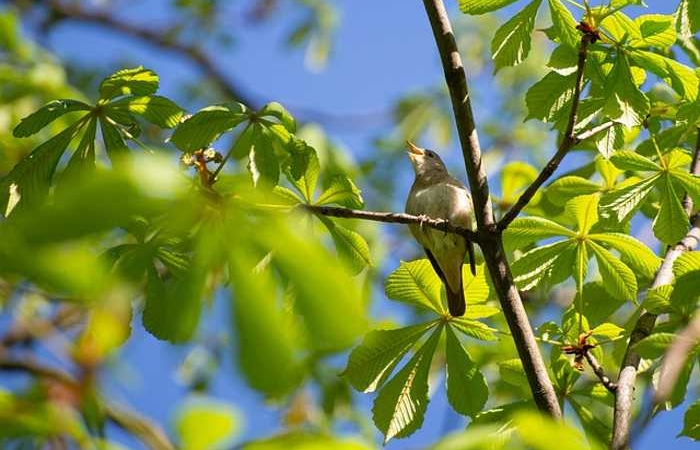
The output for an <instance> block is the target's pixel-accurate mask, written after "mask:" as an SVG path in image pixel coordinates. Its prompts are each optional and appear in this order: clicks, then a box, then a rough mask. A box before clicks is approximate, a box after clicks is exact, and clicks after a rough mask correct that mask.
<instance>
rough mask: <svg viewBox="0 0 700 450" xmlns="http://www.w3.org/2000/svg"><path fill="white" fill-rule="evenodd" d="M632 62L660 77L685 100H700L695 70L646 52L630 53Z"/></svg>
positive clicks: (699, 82)
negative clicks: (699, 98)
mask: <svg viewBox="0 0 700 450" xmlns="http://www.w3.org/2000/svg"><path fill="white" fill-rule="evenodd" d="M629 55H630V58H631V60H632V62H633V63H634V64H635V65H636V66H639V67H641V68H643V69H646V70H648V71H650V72H652V73H654V75H656V76H658V77H659V78H661V79H662V80H664V82H665V83H666V84H668V85H669V86H670V87H671V88H672V89H673V90H674V91H676V92H677V93H678V95H680V96H681V97H683V98H684V99H687V100H689V101H691V102H692V101H694V100H695V99H697V98H698V86H699V85H700V80H699V79H698V74H697V73H695V71H694V70H693V69H691V68H690V67H688V66H686V65H685V64H682V63H680V62H678V61H675V60H673V59H671V58H667V57H665V56H662V55H659V54H656V53H653V52H648V51H645V50H638V49H635V50H632V51H630V52H629Z"/></svg>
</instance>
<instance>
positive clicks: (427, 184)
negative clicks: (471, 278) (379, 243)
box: [405, 141, 476, 317]
mask: <svg viewBox="0 0 700 450" xmlns="http://www.w3.org/2000/svg"><path fill="white" fill-rule="evenodd" d="M406 145H407V147H408V158H409V159H410V160H411V165H412V166H413V170H414V172H415V180H414V181H413V185H412V186H411V190H410V191H409V194H408V198H407V200H406V209H405V210H406V213H408V214H412V215H415V216H419V217H423V218H426V217H427V218H430V219H444V220H447V221H448V222H449V223H451V224H452V225H457V226H461V227H464V228H468V229H472V228H473V207H472V200H471V195H469V191H468V190H467V188H466V187H465V186H464V185H463V184H462V183H461V182H460V181H459V180H457V179H456V178H453V177H452V176H451V175H450V174H449V173H448V172H447V167H445V163H444V162H443V161H442V159H440V156H438V154H437V153H435V152H434V151H432V150H428V149H424V148H421V147H418V146H417V145H415V144H414V143H412V142H409V141H407V142H406ZM409 229H410V230H411V234H413V237H414V238H415V239H416V241H418V243H419V244H420V245H421V246H423V249H424V250H425V253H426V255H427V256H428V260H429V261H430V264H431V265H432V266H433V269H434V270H435V272H436V273H437V275H438V277H440V280H442V283H443V284H444V286H445V294H446V295H445V296H446V297H447V307H448V310H449V312H450V315H451V316H454V317H460V316H463V315H464V313H465V311H466V308H467V303H466V300H465V298H464V286H463V283H462V264H463V263H464V257H465V256H466V254H467V252H468V253H469V263H470V268H471V272H472V275H475V274H476V267H475V265H474V264H475V263H474V246H473V244H472V242H471V241H469V240H467V239H466V238H465V237H463V236H461V235H458V234H454V233H447V232H444V231H440V230H437V229H434V228H428V227H423V226H422V225H419V224H411V225H409Z"/></svg>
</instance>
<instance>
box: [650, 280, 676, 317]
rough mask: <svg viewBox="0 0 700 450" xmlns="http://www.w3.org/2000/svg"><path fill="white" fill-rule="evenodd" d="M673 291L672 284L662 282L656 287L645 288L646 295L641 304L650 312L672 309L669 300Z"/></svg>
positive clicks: (661, 312) (667, 311) (655, 312)
mask: <svg viewBox="0 0 700 450" xmlns="http://www.w3.org/2000/svg"><path fill="white" fill-rule="evenodd" d="M671 292H673V285H671V284H663V285H661V286H657V287H656V288H653V289H652V288H650V289H649V290H647V296H646V298H645V299H644V303H643V304H642V306H643V307H644V309H646V310H647V311H649V312H650V313H652V314H657V315H658V314H664V313H670V312H672V311H673V306H672V305H671V302H670V301H669V299H670V297H671Z"/></svg>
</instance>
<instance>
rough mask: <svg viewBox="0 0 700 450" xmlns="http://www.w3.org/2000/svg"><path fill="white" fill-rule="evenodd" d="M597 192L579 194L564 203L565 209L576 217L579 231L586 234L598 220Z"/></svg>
mask: <svg viewBox="0 0 700 450" xmlns="http://www.w3.org/2000/svg"><path fill="white" fill-rule="evenodd" d="M598 200H599V197H598V195H597V194H589V195H579V196H577V197H574V198H573V199H571V200H569V201H568V202H567V203H566V210H567V212H568V213H569V214H571V216H572V217H573V218H575V219H576V225H577V227H578V231H579V233H583V234H587V233H588V232H589V231H590V230H591V228H592V227H593V225H595V224H596V223H597V222H598Z"/></svg>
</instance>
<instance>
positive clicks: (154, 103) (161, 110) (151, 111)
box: [107, 95, 184, 128]
mask: <svg viewBox="0 0 700 450" xmlns="http://www.w3.org/2000/svg"><path fill="white" fill-rule="evenodd" d="M109 107H110V109H112V108H113V109H115V110H118V111H128V112H130V113H132V114H137V115H139V116H142V117H143V118H144V119H146V120H147V121H149V122H150V123H152V124H154V125H157V126H159V127H160V128H173V127H175V126H177V125H178V124H179V123H180V119H181V118H182V115H183V113H184V111H183V110H182V108H180V107H179V106H178V105H177V104H176V103H175V102H173V101H172V100H170V99H168V98H165V97H161V96H159V95H149V96H145V97H126V98H123V99H120V100H117V101H116V102H114V103H110V105H109ZM107 115H108V116H109V110H108V111H107Z"/></svg>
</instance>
